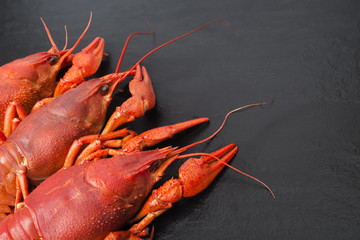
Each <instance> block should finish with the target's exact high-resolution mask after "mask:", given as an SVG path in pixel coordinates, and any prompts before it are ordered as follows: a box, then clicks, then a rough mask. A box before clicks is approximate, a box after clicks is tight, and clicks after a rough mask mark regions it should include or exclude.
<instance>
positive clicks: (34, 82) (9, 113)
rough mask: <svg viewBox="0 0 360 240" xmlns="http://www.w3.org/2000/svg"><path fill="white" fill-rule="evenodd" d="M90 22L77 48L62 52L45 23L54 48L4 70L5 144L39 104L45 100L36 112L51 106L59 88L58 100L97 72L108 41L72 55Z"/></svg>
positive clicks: (0, 82)
mask: <svg viewBox="0 0 360 240" xmlns="http://www.w3.org/2000/svg"><path fill="white" fill-rule="evenodd" d="M90 22H91V17H90V20H89V23H88V26H87V27H86V29H85V31H84V32H83V34H82V35H81V36H80V37H79V39H78V41H77V42H76V43H75V44H74V46H73V47H72V48H70V49H68V50H65V49H64V50H61V51H60V50H58V48H57V46H56V45H55V43H54V42H53V40H52V37H51V35H50V33H49V31H48V29H47V27H46V25H45V23H44V26H45V29H46V30H47V32H48V36H49V38H50V40H51V42H52V44H53V47H52V48H51V49H50V50H49V51H48V52H40V53H36V54H33V55H30V56H28V57H25V58H21V59H17V60H15V61H12V62H10V63H8V64H5V65H3V66H1V67H0V89H6V91H3V93H1V95H0V131H3V132H4V135H5V136H3V134H1V138H0V139H1V140H2V141H5V140H6V137H8V136H9V135H10V134H11V132H12V131H13V130H14V129H15V128H16V126H17V125H18V123H19V120H20V119H22V118H24V117H25V116H26V115H27V114H29V112H30V111H31V109H32V108H33V107H34V105H35V104H36V103H37V102H39V101H40V100H42V102H40V103H39V104H38V105H37V106H36V107H35V109H38V108H39V107H40V106H42V105H43V104H44V103H46V102H49V101H50V99H52V98H50V97H51V96H53V94H54V90H55V88H56V91H55V96H57V95H60V94H61V93H63V92H65V91H67V90H68V89H69V88H72V87H75V86H76V85H77V84H79V83H81V82H82V81H84V78H85V77H88V76H91V75H92V74H94V73H95V72H96V71H97V69H98V68H99V66H100V63H101V60H102V57H103V50H104V39H102V38H96V39H95V40H94V41H93V42H92V43H90V44H89V45H88V46H87V47H86V48H84V49H83V50H82V51H81V52H80V53H77V54H75V55H74V54H72V52H73V51H74V49H75V48H76V47H77V45H78V44H79V43H80V41H81V40H82V38H83V36H84V35H85V33H86V31H87V29H88V28H89V26H90ZM70 64H72V67H71V68H70V69H69V70H68V72H67V73H66V74H65V75H64V77H63V78H61V80H60V83H59V85H58V86H56V78H57V75H58V73H59V71H60V69H62V68H64V67H66V66H68V65H70ZM43 99H45V100H43ZM16 114H17V117H16Z"/></svg>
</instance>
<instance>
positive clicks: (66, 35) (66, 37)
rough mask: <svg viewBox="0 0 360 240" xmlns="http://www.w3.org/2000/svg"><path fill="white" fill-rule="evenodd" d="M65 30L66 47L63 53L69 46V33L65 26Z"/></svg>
mask: <svg viewBox="0 0 360 240" xmlns="http://www.w3.org/2000/svg"><path fill="white" fill-rule="evenodd" d="M64 29H65V46H64V48H63V50H62V51H65V49H66V48H67V45H68V40H69V39H68V32H67V28H66V25H65V26H64Z"/></svg>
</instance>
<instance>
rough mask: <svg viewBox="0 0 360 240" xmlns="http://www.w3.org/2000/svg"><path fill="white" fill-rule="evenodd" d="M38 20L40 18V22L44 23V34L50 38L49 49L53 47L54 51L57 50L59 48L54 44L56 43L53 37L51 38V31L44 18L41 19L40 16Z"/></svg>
mask: <svg viewBox="0 0 360 240" xmlns="http://www.w3.org/2000/svg"><path fill="white" fill-rule="evenodd" d="M40 20H41V22H42V23H43V25H44V28H45V31H46V34H47V36H48V38H49V40H50V43H51V45H52V48H51V49H55V51H56V52H59V49H58V48H57V46H56V44H55V42H54V39H53V38H52V36H51V33H50V31H49V29H48V27H47V26H46V24H45V22H44V20H43V19H42V17H40ZM51 49H50V50H51Z"/></svg>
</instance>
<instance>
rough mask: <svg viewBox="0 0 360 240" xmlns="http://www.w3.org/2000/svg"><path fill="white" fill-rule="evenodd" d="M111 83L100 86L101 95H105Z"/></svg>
mask: <svg viewBox="0 0 360 240" xmlns="http://www.w3.org/2000/svg"><path fill="white" fill-rule="evenodd" d="M109 89H110V88H109V85H107V84H105V85H102V86H100V87H99V89H98V92H99V94H100V95H101V96H105V95H106V94H108V92H109Z"/></svg>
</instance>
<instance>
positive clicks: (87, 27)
mask: <svg viewBox="0 0 360 240" xmlns="http://www.w3.org/2000/svg"><path fill="white" fill-rule="evenodd" d="M91 20H92V12H90V18H89V22H88V24H87V26H86V28H85V30H84V31H83V33H82V34H81V35H80V37H79V39H78V40H77V41H76V43H75V44H74V46H73V47H72V48H70V49H69V51H68V52H67V53H66V54H65V55H64V56H65V57H67V56H69V55H70V54H71V53H72V52H73V51H74V50H75V48H76V47H77V46H78V45H79V43H80V42H81V40H82V39H83V37H84V36H85V34H86V32H87V31H88V30H89V27H90V24H91Z"/></svg>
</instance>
